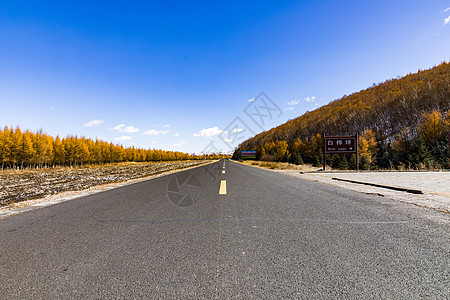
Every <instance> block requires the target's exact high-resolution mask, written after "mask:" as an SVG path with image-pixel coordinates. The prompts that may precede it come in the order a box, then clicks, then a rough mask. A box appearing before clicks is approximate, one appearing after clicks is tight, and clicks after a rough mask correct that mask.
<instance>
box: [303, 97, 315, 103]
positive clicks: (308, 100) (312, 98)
mask: <svg viewBox="0 0 450 300" xmlns="http://www.w3.org/2000/svg"><path fill="white" fill-rule="evenodd" d="M304 100H305V101H306V102H314V100H316V96H311V97H309V96H308V97H306V98H305V99H304Z"/></svg>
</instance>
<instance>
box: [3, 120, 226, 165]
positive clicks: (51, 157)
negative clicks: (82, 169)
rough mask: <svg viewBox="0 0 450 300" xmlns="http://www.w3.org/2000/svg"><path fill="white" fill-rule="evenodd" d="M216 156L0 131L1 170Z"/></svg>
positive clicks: (10, 130)
mask: <svg viewBox="0 0 450 300" xmlns="http://www.w3.org/2000/svg"><path fill="white" fill-rule="evenodd" d="M218 158H222V156H220V155H217V154H211V155H202V156H194V155H190V154H188V153H183V152H178V151H165V150H157V149H141V148H135V147H128V148H125V147H123V146H122V145H119V144H113V143H108V142H105V141H102V140H98V139H96V140H95V141H94V140H92V139H89V138H85V137H78V136H68V137H66V138H63V139H61V138H60V137H59V136H56V138H54V137H52V136H50V135H48V134H45V133H43V132H42V130H39V131H37V132H31V131H29V130H25V131H22V130H21V129H20V128H19V127H16V128H12V127H7V126H5V127H4V128H3V129H0V163H1V168H2V170H4V169H5V168H6V169H17V168H19V169H23V168H42V167H55V166H82V165H86V164H105V163H116V162H131V161H134V162H150V161H175V160H192V159H218Z"/></svg>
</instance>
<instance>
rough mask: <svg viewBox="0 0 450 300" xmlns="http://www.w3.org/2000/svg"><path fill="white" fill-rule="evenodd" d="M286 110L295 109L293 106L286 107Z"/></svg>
mask: <svg viewBox="0 0 450 300" xmlns="http://www.w3.org/2000/svg"><path fill="white" fill-rule="evenodd" d="M286 110H294V108H293V107H292V106H289V107H286Z"/></svg>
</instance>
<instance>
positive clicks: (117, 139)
mask: <svg viewBox="0 0 450 300" xmlns="http://www.w3.org/2000/svg"><path fill="white" fill-rule="evenodd" d="M131 139H132V137H131V136H129V135H122V136H119V137H116V138H115V139H114V141H116V142H124V141H129V140H131Z"/></svg>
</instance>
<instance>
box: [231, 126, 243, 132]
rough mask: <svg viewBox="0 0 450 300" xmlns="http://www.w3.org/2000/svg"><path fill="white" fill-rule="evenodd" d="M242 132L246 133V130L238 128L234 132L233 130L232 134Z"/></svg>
mask: <svg viewBox="0 0 450 300" xmlns="http://www.w3.org/2000/svg"><path fill="white" fill-rule="evenodd" d="M242 131H244V129H242V128H238V127H236V128H234V129H233V130H231V132H233V133H239V132H242Z"/></svg>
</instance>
